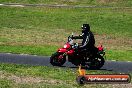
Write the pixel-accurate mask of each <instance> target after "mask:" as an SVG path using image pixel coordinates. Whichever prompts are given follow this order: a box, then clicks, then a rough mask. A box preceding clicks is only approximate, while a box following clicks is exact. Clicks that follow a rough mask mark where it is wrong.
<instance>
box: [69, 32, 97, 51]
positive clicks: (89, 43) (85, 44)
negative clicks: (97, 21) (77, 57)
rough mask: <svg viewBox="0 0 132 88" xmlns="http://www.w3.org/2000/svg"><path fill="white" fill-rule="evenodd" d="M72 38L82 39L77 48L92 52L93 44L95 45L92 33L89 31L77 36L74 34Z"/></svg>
mask: <svg viewBox="0 0 132 88" xmlns="http://www.w3.org/2000/svg"><path fill="white" fill-rule="evenodd" d="M72 39H83V40H82V45H81V46H79V49H81V50H82V51H83V50H87V51H90V52H92V51H94V49H95V46H94V45H95V39H94V35H93V33H92V32H91V31H89V32H85V33H82V34H81V35H79V36H74V37H73V38H72ZM92 53H93V52H92Z"/></svg>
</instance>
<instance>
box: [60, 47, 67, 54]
mask: <svg viewBox="0 0 132 88" xmlns="http://www.w3.org/2000/svg"><path fill="white" fill-rule="evenodd" d="M66 51H67V50H66V49H65V48H61V49H58V52H60V53H65V52H66Z"/></svg>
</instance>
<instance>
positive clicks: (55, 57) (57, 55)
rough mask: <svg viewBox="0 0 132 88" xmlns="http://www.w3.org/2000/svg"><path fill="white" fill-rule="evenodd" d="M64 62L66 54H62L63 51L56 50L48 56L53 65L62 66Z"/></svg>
mask: <svg viewBox="0 0 132 88" xmlns="http://www.w3.org/2000/svg"><path fill="white" fill-rule="evenodd" d="M60 57H61V58H60ZM65 62H66V56H63V53H59V52H56V53H54V54H52V56H51V57H50V63H51V64H52V65H53V66H62V65H63V64H64V63H65Z"/></svg>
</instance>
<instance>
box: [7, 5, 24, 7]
mask: <svg viewBox="0 0 132 88" xmlns="http://www.w3.org/2000/svg"><path fill="white" fill-rule="evenodd" d="M9 6H14V7H24V5H9Z"/></svg>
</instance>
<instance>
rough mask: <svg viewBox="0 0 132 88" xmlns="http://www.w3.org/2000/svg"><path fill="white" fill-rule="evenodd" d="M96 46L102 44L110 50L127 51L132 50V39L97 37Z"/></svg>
mask: <svg viewBox="0 0 132 88" xmlns="http://www.w3.org/2000/svg"><path fill="white" fill-rule="evenodd" d="M95 39H96V45H99V44H102V45H104V46H105V47H107V48H109V49H120V50H122V49H125V50H129V49H131V48H132V39H131V38H121V37H115V36H111V35H95Z"/></svg>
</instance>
